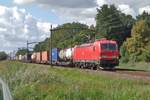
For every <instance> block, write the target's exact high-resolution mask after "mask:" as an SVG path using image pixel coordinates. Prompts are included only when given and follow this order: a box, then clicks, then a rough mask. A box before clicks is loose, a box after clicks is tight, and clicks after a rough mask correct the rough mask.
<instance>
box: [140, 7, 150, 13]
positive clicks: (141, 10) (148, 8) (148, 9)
mask: <svg viewBox="0 0 150 100" xmlns="http://www.w3.org/2000/svg"><path fill="white" fill-rule="evenodd" d="M144 11H145V12H148V13H149V14H150V6H145V7H143V8H140V9H139V13H140V14H142V13H143V12H144Z"/></svg>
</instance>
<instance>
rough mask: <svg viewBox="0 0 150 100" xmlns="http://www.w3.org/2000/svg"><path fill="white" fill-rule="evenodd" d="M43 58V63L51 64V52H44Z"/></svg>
mask: <svg viewBox="0 0 150 100" xmlns="http://www.w3.org/2000/svg"><path fill="white" fill-rule="evenodd" d="M41 55H42V58H41V63H44V64H46V63H49V52H48V51H42V52H41Z"/></svg>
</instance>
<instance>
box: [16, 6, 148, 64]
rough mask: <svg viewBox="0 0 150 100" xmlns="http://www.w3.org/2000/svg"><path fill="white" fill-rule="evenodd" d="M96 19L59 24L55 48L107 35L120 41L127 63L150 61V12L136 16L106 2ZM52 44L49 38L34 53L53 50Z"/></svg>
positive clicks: (53, 41) (54, 41) (70, 45)
mask: <svg viewBox="0 0 150 100" xmlns="http://www.w3.org/2000/svg"><path fill="white" fill-rule="evenodd" d="M95 20H96V26H94V25H91V26H88V25H86V24H81V23H79V22H73V23H65V24H63V25H59V26H58V27H56V28H55V31H53V34H52V47H53V48H54V47H55V48H69V47H72V46H75V45H79V44H82V43H89V42H93V41H95V40H96V39H101V38H106V39H110V40H115V41H117V43H118V45H119V49H120V54H121V60H122V61H123V62H128V61H135V62H136V61H146V62H149V61H150V59H149V58H150V14H148V13H146V12H143V13H142V14H140V15H138V16H136V18H133V17H132V16H131V15H127V14H124V13H122V12H121V11H119V10H118V9H117V8H116V7H115V6H114V5H103V6H101V7H99V8H97V14H96V16H95ZM49 45H50V39H49V38H46V39H45V40H44V41H42V42H40V43H38V44H37V45H35V47H34V52H38V51H43V50H49ZM18 52H19V51H18Z"/></svg>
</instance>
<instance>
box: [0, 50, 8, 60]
mask: <svg viewBox="0 0 150 100" xmlns="http://www.w3.org/2000/svg"><path fill="white" fill-rule="evenodd" d="M7 57H8V55H7V54H6V53H5V52H4V51H1V52H0V60H6V59H7Z"/></svg>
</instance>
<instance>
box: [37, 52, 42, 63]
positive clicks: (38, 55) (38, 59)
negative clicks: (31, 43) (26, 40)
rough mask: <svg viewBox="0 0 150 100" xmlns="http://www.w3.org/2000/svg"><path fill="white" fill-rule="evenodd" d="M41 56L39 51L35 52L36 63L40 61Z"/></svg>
mask: <svg viewBox="0 0 150 100" xmlns="http://www.w3.org/2000/svg"><path fill="white" fill-rule="evenodd" d="M41 60H42V57H41V52H36V63H41Z"/></svg>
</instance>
